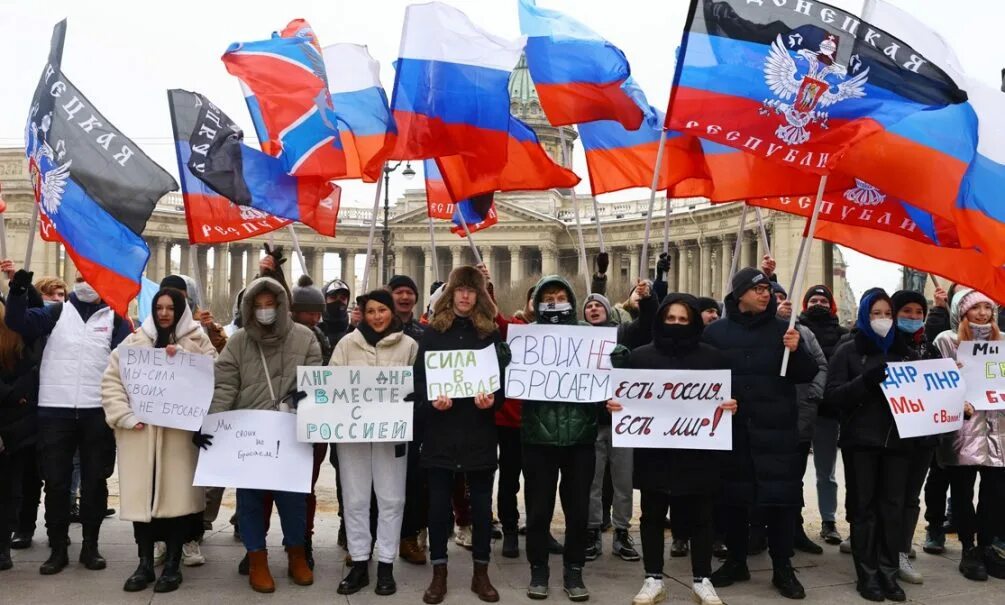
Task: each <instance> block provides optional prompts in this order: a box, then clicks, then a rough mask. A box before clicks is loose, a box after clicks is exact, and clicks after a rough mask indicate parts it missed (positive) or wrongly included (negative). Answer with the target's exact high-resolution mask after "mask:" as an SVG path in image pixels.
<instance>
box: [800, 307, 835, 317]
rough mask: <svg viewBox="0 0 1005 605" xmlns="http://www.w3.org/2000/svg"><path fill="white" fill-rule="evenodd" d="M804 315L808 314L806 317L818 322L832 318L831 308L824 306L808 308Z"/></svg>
mask: <svg viewBox="0 0 1005 605" xmlns="http://www.w3.org/2000/svg"><path fill="white" fill-rule="evenodd" d="M803 313H805V314H806V317H809V318H810V319H817V320H820V319H827V318H828V317H830V316H831V310H830V307H825V306H823V305H813V306H812V307H806V310H805V311H803Z"/></svg>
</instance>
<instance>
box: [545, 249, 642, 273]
mask: <svg viewBox="0 0 1005 605" xmlns="http://www.w3.org/2000/svg"><path fill="white" fill-rule="evenodd" d="M556 254H558V250H557V249H556V248H555V245H554V244H551V243H548V244H545V245H544V246H541V275H554V274H555V273H556V272H557V271H558V262H557V260H558V259H557V258H556ZM636 262H638V261H636Z"/></svg>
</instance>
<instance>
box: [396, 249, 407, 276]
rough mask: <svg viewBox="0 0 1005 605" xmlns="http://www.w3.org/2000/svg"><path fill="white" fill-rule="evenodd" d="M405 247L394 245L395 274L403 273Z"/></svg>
mask: <svg viewBox="0 0 1005 605" xmlns="http://www.w3.org/2000/svg"><path fill="white" fill-rule="evenodd" d="M406 249H407V248H402V247H399V246H396V247H395V248H394V274H395V275H405V250H406Z"/></svg>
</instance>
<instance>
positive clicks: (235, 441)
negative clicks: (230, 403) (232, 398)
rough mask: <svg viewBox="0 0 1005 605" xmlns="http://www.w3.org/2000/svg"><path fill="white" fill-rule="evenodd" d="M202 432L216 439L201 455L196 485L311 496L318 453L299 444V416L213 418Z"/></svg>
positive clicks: (259, 413) (246, 413)
mask: <svg viewBox="0 0 1005 605" xmlns="http://www.w3.org/2000/svg"><path fill="white" fill-rule="evenodd" d="M202 432H203V433H205V434H207V435H212V436H213V444H212V445H211V446H209V449H205V450H200V451H199V464H198V465H197V466H196V467H195V480H194V481H193V483H192V484H193V485H197V486H204V487H235V488H244V489H265V490H275V491H283V492H299V493H308V492H310V491H311V474H312V471H313V469H314V448H313V446H311V444H309V443H300V442H298V441H297V417H296V415H294V414H290V413H288V412H273V411H270V410H231V411H229V412H219V413H216V414H209V415H207V416H206V418H205V420H204V421H203V427H202Z"/></svg>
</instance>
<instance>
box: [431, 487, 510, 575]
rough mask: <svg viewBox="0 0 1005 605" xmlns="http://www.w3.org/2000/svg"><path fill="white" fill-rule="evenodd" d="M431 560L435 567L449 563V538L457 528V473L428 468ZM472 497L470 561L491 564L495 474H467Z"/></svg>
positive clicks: (469, 491)
mask: <svg viewBox="0 0 1005 605" xmlns="http://www.w3.org/2000/svg"><path fill="white" fill-rule="evenodd" d="M428 474H429V559H430V561H431V562H432V563H433V564H434V565H435V564H437V563H446V561H447V539H448V537H449V536H450V530H452V529H453V527H454V505H453V493H454V472H453V471H451V470H447V469H442V468H431V469H428ZM464 476H465V479H467V486H468V493H469V494H470V497H471V558H472V559H474V561H475V562H476V563H488V562H489V558H490V556H491V554H492V484H493V483H494V482H495V471H494V470H488V471H470V472H467V473H464Z"/></svg>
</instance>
